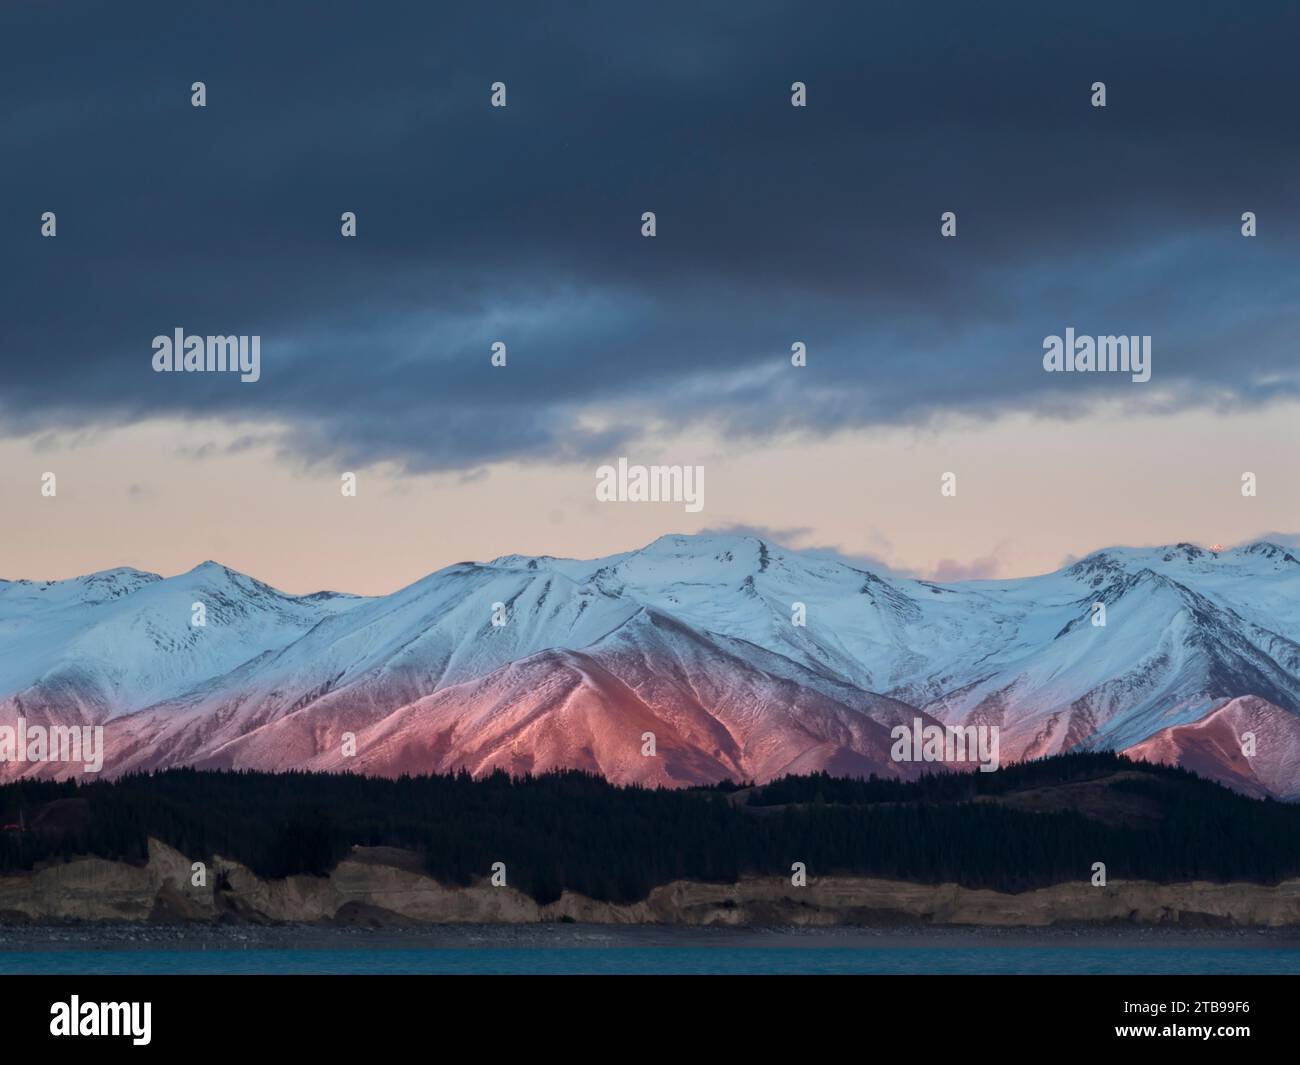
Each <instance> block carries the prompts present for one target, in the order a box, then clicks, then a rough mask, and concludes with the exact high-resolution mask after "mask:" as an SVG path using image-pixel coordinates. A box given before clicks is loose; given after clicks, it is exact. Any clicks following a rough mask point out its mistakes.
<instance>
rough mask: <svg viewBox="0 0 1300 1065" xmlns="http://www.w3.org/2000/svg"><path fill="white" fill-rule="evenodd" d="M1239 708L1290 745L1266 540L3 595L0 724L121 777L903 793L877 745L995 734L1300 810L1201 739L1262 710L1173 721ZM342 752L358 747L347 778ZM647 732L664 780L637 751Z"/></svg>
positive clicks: (695, 541) (137, 578) (751, 546)
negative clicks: (1056, 557) (393, 587)
mask: <svg viewBox="0 0 1300 1065" xmlns="http://www.w3.org/2000/svg"><path fill="white" fill-rule="evenodd" d="M197 606H201V607H202V611H201V613H202V615H203V623H202V624H199V623H196V620H195V616H196V607H197ZM1251 699H1255V700H1262V701H1263V702H1264V703H1266V704H1267V706H1268V707H1269V708H1271V709H1270V710H1269V713H1268V714H1267V715H1264V716H1263V717H1260V718H1259V720H1260V721H1261V722H1262V724H1261V729H1263V730H1264V735H1265V736H1266V743H1275V744H1278V745H1279V746H1280V745H1282V744H1284V743H1286V744H1289V743H1290V742H1291V739H1290V737H1291V724H1292V722H1293V721H1296V722H1300V563H1298V562H1297V561H1296V558H1295V555H1294V554H1293V552H1291V551H1290V550H1289V549H1287V548H1285V547H1283V546H1280V545H1278V544H1276V543H1272V542H1267V541H1261V542H1259V543H1253V544H1248V545H1242V546H1240V547H1235V548H1232V549H1230V550H1222V551H1215V550H1210V549H1208V548H1205V547H1199V546H1197V545H1194V544H1189V543H1180V544H1172V545H1167V546H1161V547H1142V548H1125V547H1114V548H1106V549H1104V550H1101V551H1097V552H1093V553H1092V554H1090V555H1088V556H1086V557H1085V558H1083V559H1080V560H1078V561H1076V562H1074V563H1072V564H1070V565H1068V566H1065V567H1063V568H1062V569H1060V570H1058V571H1056V572H1055V573H1050V574H1044V575H1040V576H1035V577H1029V578H1024V579H1020V580H997V581H967V582H957V583H950V584H943V583H938V582H933V581H919V580H912V579H907V578H903V577H899V576H896V575H894V574H891V573H888V572H877V571H873V570H872V569H870V568H864V567H861V566H857V565H850V564H848V563H846V562H843V561H841V560H839V559H836V558H833V557H828V556H826V555H823V554H814V553H806V552H800V551H796V550H792V549H790V548H786V547H782V546H780V545H779V544H775V543H773V542H771V541H770V540H768V539H766V538H764V537H761V536H753V535H743V534H728V533H705V534H698V535H672V536H663V537H660V538H659V539H657V540H655V541H654V542H652V543H650V544H647V545H646V546H645V547H642V548H640V549H638V550H634V551H628V552H624V553H620V554H615V555H610V556H607V557H605V558H597V559H587V560H581V559H564V558H556V557H552V556H537V557H530V556H525V555H517V554H516V555H504V556H501V557H500V558H497V559H494V560H493V561H491V562H487V563H479V562H461V563H457V564H455V565H451V566H448V567H446V568H444V569H442V570H439V571H437V572H435V573H432V574H430V575H428V576H427V577H424V578H422V579H420V580H418V581H415V582H414V583H412V584H410V585H408V586H407V587H405V588H402V589H399V590H398V591H396V592H393V593H392V594H390V595H386V596H380V597H376V598H369V599H366V598H359V597H354V596H348V595H346V594H342V593H334V592H318V593H314V594H312V595H308V596H292V595H287V594H285V593H283V592H280V591H278V590H277V589H275V588H273V587H271V586H270V585H267V584H264V583H263V582H261V581H259V580H257V579H256V578H254V577H251V576H248V575H246V574H243V573H240V572H238V571H236V570H233V569H230V568H229V567H227V566H223V565H221V564H219V563H217V562H212V561H208V562H204V563H202V564H200V565H198V566H196V567H194V568H193V569H192V570H189V571H188V572H186V573H182V574H179V575H177V576H175V577H170V578H166V579H164V578H160V577H158V576H157V575H155V574H146V573H141V572H140V571H137V570H129V569H124V570H111V571H106V572H105V573H101V574H91V575H89V576H87V577H85V578H78V579H75V580H72V581H61V582H47V583H46V584H44V585H41V584H33V583H31V582H9V583H0V719H4V720H8V718H10V717H12V716H14V715H15V714H16V713H17V712H18V711H19V709H20V708H21V710H22V712H24V713H26V714H28V715H29V716H31V715H42V716H44V717H45V718H47V719H49V720H57V719H61V718H67V719H75V720H95V721H100V720H103V721H107V722H108V724H109V725H110V726H111V728H112V729H113V732H114V735H116V736H117V737H118V743H119V746H118V748H117V749H118V750H119V752H120V755H119V760H118V762H117V763H115V764H116V765H117V767H118V769H119V770H125V769H148V768H152V767H157V766H163V765H179V764H204V765H239V766H248V767H262V768H274V769H282V768H291V767H294V766H315V767H320V768H331V769H334V768H338V769H348V768H353V769H358V770H361V771H367V772H385V773H387V772H419V771H421V770H433V769H438V770H445V769H453V768H457V767H461V766H463V767H467V768H470V769H471V770H472V771H474V772H480V771H487V770H488V769H490V768H491V767H493V766H501V767H506V768H510V769H511V770H512V771H521V772H522V771H526V770H530V769H536V768H539V767H543V766H545V767H558V766H565V765H569V766H581V767H585V768H591V769H593V770H594V771H598V772H603V773H606V774H607V775H612V776H615V777H616V778H617V779H620V780H640V781H643V782H646V783H655V784H660V783H662V784H683V783H705V782H708V781H710V780H715V779H718V778H719V776H730V777H731V778H733V779H744V778H751V777H752V778H760V779H761V778H764V777H766V776H768V775H774V774H779V773H781V772H788V771H797V770H801V769H808V768H828V769H834V770H835V771H841V772H855V773H878V774H882V775H897V774H905V773H907V772H911V771H912V769H909V768H907V767H900V766H899V765H897V764H894V763H893V762H892V761H891V760H890V756H889V744H888V742H887V741H888V733H889V728H890V727H891V725H892V723H898V722H902V723H909V722H911V721H913V720H915V719H916V718H917V717H920V718H921V719H922V720H924V721H926V722H941V723H944V724H957V723H960V724H967V725H989V726H997V727H998V728H999V730H1000V736H1001V741H1000V742H1001V754H1002V757H1003V759H1004V760H1007V761H1010V760H1014V759H1017V758H1026V757H1036V756H1038V755H1042V754H1049V753H1054V752H1057V751H1063V750H1070V749H1079V748H1096V747H1107V748H1114V749H1132V750H1137V749H1138V748H1139V746H1140V745H1142V744H1144V743H1147V741H1151V743H1150V744H1149V745H1148V746H1147V747H1143V748H1141V749H1142V752H1143V756H1151V757H1167V758H1169V759H1171V760H1184V761H1186V762H1187V763H1188V764H1191V762H1192V760H1195V762H1196V764H1197V765H1198V766H1201V767H1202V770H1198V771H1204V772H1206V773H1209V774H1210V775H1215V774H1216V773H1217V774H1219V775H1220V777H1221V778H1222V779H1230V780H1232V781H1234V782H1236V783H1235V784H1234V786H1241V787H1243V789H1245V788H1247V787H1250V788H1256V787H1258V788H1263V789H1264V790H1266V791H1267V792H1268V793H1270V794H1276V795H1288V796H1291V795H1296V796H1300V780H1296V779H1294V778H1295V777H1296V776H1297V775H1300V768H1297V767H1296V764H1295V760H1294V759H1292V758H1291V757H1290V755H1285V756H1283V755H1280V754H1279V753H1278V752H1277V751H1273V752H1268V753H1266V754H1264V755H1261V756H1260V757H1261V758H1266V759H1269V760H1268V761H1267V764H1265V763H1264V762H1261V763H1260V764H1259V765H1258V766H1255V773H1254V775H1253V776H1251V775H1250V774H1247V773H1245V772H1244V771H1243V767H1242V765H1240V764H1238V762H1237V761H1234V760H1233V758H1232V757H1229V755H1230V753H1231V752H1230V751H1228V750H1227V748H1225V747H1224V745H1223V743H1222V742H1221V734H1223V733H1224V730H1225V729H1226V728H1228V725H1225V724H1224V722H1228V723H1229V724H1233V723H1234V722H1236V721H1237V719H1238V718H1241V720H1245V719H1246V718H1245V717H1243V716H1242V715H1244V714H1245V713H1246V710H1245V709H1241V708H1240V707H1244V708H1252V707H1253V709H1252V713H1253V712H1255V711H1257V710H1258V707H1255V706H1254V704H1251V703H1249V702H1244V703H1241V704H1240V707H1239V709H1238V710H1237V711H1233V713H1231V714H1227V713H1224V714H1220V715H1219V716H1218V717H1215V718H1213V719H1209V720H1211V723H1212V724H1213V728H1211V727H1210V726H1209V725H1206V726H1204V727H1202V728H1200V729H1199V731H1198V730H1197V729H1195V728H1193V726H1196V725H1197V723H1198V722H1201V721H1203V720H1207V715H1209V714H1211V713H1212V712H1213V711H1215V710H1216V708H1222V707H1224V706H1225V705H1229V704H1233V703H1234V701H1240V700H1251ZM1278 715H1282V716H1278ZM1252 720H1253V718H1252ZM1265 726H1267V728H1265ZM1233 727H1235V725H1234V726H1233ZM1179 730H1184V731H1179ZM1187 730H1190V731H1187ZM345 732H347V733H350V734H352V735H354V736H356V737H358V738H360V740H361V742H362V743H363V745H366V744H368V745H369V746H368V747H366V749H365V750H364V751H362V752H358V756H357V757H358V759H359V760H358V761H357V762H354V763H350V764H349V763H346V762H344V761H343V760H342V757H343V756H341V755H340V753H339V750H338V743H339V737H340V736H342V735H343V733H345ZM647 732H648V733H653V734H654V736H655V737H656V738H657V740H659V741H662V744H663V750H664V751H665V756H664V761H661V762H655V761H653V759H652V758H650V757H649V756H646V755H643V754H642V753H641V751H640V743H641V737H642V736H643V735H644V734H645V733H647ZM1211 734H1212V735H1213V737H1214V742H1212V743H1207V742H1202V741H1203V738H1204V737H1205V736H1207V735H1211ZM0 772H3V769H2V768H0ZM1247 782H1249V783H1247Z"/></svg>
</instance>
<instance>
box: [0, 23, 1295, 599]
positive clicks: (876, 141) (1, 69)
mask: <svg viewBox="0 0 1300 1065" xmlns="http://www.w3.org/2000/svg"><path fill="white" fill-rule="evenodd" d="M1057 6H1058V5H1043V4H1041V3H1006V4H999V5H996V6H991V5H971V4H966V3H956V2H949V3H938V4H928V5H927V4H918V3H898V4H892V3H874V4H870V5H866V4H862V3H844V4H839V3H816V2H807V0H805V2H799V3H775V2H764V0H759V2H753V3H747V4H745V5H743V6H742V5H736V4H722V3H701V2H698V0H697V2H694V3H690V4H678V3H672V2H669V3H662V2H660V3H655V4H641V3H619V4H586V3H554V4H548V5H537V4H512V3H494V4H492V5H454V6H452V5H443V4H435V3H420V4H413V3H412V4H406V3H394V4H385V5H375V4H361V3H356V4H353V3H337V4H305V3H302V4H300V3H237V2H236V3H230V2H225V3H220V4H216V3H211V4H208V3H200V4H185V5H180V4H175V3H167V4H155V3H149V2H140V3H132V4H130V5H121V4H109V3H103V4H87V3H60V4H57V5H53V4H47V3H34V2H22V0H19V2H14V3H8V4H5V5H4V6H3V7H0V99H2V100H3V101H4V107H3V108H0V158H3V159H4V160H5V164H4V166H3V167H2V168H0V231H2V232H3V233H4V235H5V236H4V239H3V240H0V375H2V376H0V500H3V507H2V509H0V519H2V520H0V577H6V578H17V577H27V578H39V579H53V578H62V577H69V576H73V575H76V574H80V573H86V572H90V571H94V570H99V569H105V568H109V567H113V566H118V565H134V566H138V567H140V568H142V569H148V570H152V571H155V572H161V573H164V574H170V573H176V572H182V571H184V570H187V569H189V568H191V567H192V566H194V565H196V564H197V563H199V562H201V561H203V560H205V559H208V558H215V559H217V560H219V561H221V562H224V563H225V564H227V565H230V566H232V567H234V568H237V569H240V570H243V571H244V572H248V573H252V574H254V575H256V576H258V577H259V578H261V579H263V580H266V581H268V582H270V583H272V584H275V585H277V586H278V587H282V588H285V589H286V590H289V591H294V592H310V591H315V590H317V589H320V588H326V587H328V588H336V589H340V590H348V591H355V592H361V593H380V592H386V591H390V590H392V589H394V588H397V587H400V586H402V585H404V584H406V583H409V582H410V581H412V580H415V579H418V578H419V577H420V576H423V575H424V574H426V573H428V572H431V571H433V570H435V569H438V568H440V567H441V566H444V565H447V564H450V563H453V562H457V561H461V560H465V559H487V558H492V557H495V556H497V555H501V554H506V553H512V552H521V553H536V554H541V553H546V554H555V555H570V556H580V557H591V556H596V555H601V554H607V553H611V552H616V551H623V550H628V549H631V548H635V547H638V546H641V545H643V544H645V543H647V542H649V541H651V540H653V539H654V538H655V537H657V536H659V535H662V534H664V533H669V532H695V531H702V530H747V531H755V532H759V533H761V534H763V535H766V536H770V537H771V538H773V539H775V540H777V541H779V542H781V543H785V544H787V545H789V546H792V547H803V548H816V549H821V550H828V551H835V552H838V553H841V554H843V555H845V556H848V557H852V558H858V559H863V560H867V561H869V562H873V563H875V564H879V565H882V566H886V567H888V568H890V569H892V570H894V571H897V572H903V573H912V574H917V575H923V576H927V577H937V578H940V579H963V578H972V577H988V576H1015V575H1020V574H1028V573H1035V572H1044V571H1047V570H1050V569H1054V568H1056V567H1057V566H1059V565H1060V564H1062V562H1063V561H1065V560H1068V559H1070V558H1073V557H1077V556H1079V555H1082V554H1085V553H1087V552H1089V551H1091V550H1094V549H1097V548H1100V547H1104V546H1107V545H1112V544H1121V543H1122V544H1156V543H1170V542H1178V541H1191V542H1195V543H1202V544H1212V543H1224V544H1231V543H1236V542H1242V541H1246V540H1251V539H1255V538H1258V537H1261V536H1264V535H1269V536H1272V537H1273V538H1275V539H1283V540H1287V542H1294V539H1295V537H1296V534H1297V533H1298V532H1300V470H1298V464H1297V462H1296V457H1297V454H1300V366H1298V364H1297V359H1296V354H1297V353H1296V341H1295V337H1296V336H1297V326H1298V325H1300V240H1298V239H1297V238H1300V112H1297V110H1296V108H1295V107H1294V101H1295V99H1296V97H1297V89H1300V72H1298V71H1297V69H1296V64H1295V61H1294V57H1295V54H1296V49H1297V45H1300V13H1298V12H1297V5H1296V4H1295V3H1286V4H1283V3H1268V2H1261V3H1253V4H1251V5H1250V6H1249V9H1248V10H1245V11H1243V10H1241V9H1240V8H1239V6H1238V5H1234V4H1227V3H1225V4H1189V3H1185V2H1184V3H1177V4H1175V3H1169V4H1163V3H1152V4H1146V5H1141V7H1140V9H1135V8H1134V6H1133V5H1131V4H1104V3H1102V4H1087V5H1082V4H1080V5H1073V6H1074V7H1075V8H1077V10H1075V11H1073V12H1066V11H1054V10H1051V8H1053V7H1057ZM196 81H202V82H203V83H204V85H205V87H206V94H207V100H206V106H205V107H201V108H198V107H193V106H192V104H191V86H192V84H193V83H194V82H196ZM795 81H802V82H804V83H805V84H806V86H807V106H806V107H793V106H791V86H792V83H793V82H795ZM1098 81H1101V82H1104V83H1105V85H1106V96H1107V98H1106V106H1105V107H1094V106H1093V105H1092V98H1093V89H1092V86H1093V84H1094V82H1098ZM494 82H503V83H504V84H505V86H506V101H507V105H506V106H505V107H493V106H492V105H491V92H492V89H491V87H492V85H493V83H494ZM47 211H52V212H54V213H55V215H56V219H57V232H56V235H55V236H54V237H47V236H43V235H42V232H41V230H42V224H41V223H42V219H41V216H42V214H43V213H44V212H47ZM345 211H351V212H355V214H356V218H357V235H356V236H355V237H354V238H349V237H344V236H342V235H341V233H340V216H341V214H342V213H343V212H345ZM646 211H653V212H654V213H655V216H656V234H655V236H654V237H644V236H642V232H641V229H642V214H643V212H646ZM946 211H951V212H955V214H956V217H957V223H956V224H957V233H956V236H954V237H950V238H945V237H943V236H941V234H940V219H941V215H942V214H943V213H944V212H946ZM1246 211H1250V212H1253V213H1254V214H1255V216H1256V219H1257V227H1258V229H1257V235H1256V236H1253V237H1244V236H1243V235H1242V232H1241V227H1242V222H1241V216H1242V214H1243V212H1246ZM1067 327H1069V328H1073V329H1075V330H1076V331H1077V332H1078V333H1079V334H1089V335H1109V334H1123V335H1144V336H1150V337H1151V338H1152V339H1151V350H1152V375H1151V380H1150V381H1149V382H1146V383H1135V382H1133V381H1132V380H1131V379H1130V377H1129V376H1128V375H1124V374H1066V373H1055V374H1049V373H1045V372H1044V370H1043V365H1042V356H1043V342H1044V338H1045V337H1047V336H1050V335H1054V334H1055V335H1063V334H1064V332H1065V330H1066V329H1067ZM177 328H182V329H184V330H185V331H186V332H187V333H192V334H199V335H205V334H222V335H257V336H259V337H260V338H261V377H260V380H258V381H257V382H255V383H244V382H240V381H239V380H238V377H237V376H234V375H229V374H190V373H186V374H168V373H155V372H154V371H153V367H152V357H153V348H152V340H153V338H154V337H155V336H157V335H160V334H162V335H170V334H171V333H172V332H173V331H174V330H175V329H177ZM497 341H500V342H502V343H504V344H506V346H507V350H508V356H507V364H506V365H505V366H504V367H494V366H492V365H491V362H490V355H491V347H492V345H493V343H495V342H497ZM795 342H802V343H803V344H805V345H806V348H807V365H806V366H802V367H794V366H792V365H791V363H790V351H791V345H792V344H793V343H795ZM619 457H627V458H628V460H629V461H630V462H632V463H641V464H656V463H664V464H684V465H702V466H703V467H704V468H705V470H706V478H705V505H704V507H703V509H702V510H701V511H699V512H698V513H692V512H688V511H686V510H685V509H684V507H683V506H682V505H681V504H680V503H678V504H673V503H601V502H597V500H596V497H595V484H596V470H597V468H598V467H599V466H601V465H603V464H608V463H614V462H616V461H617V460H618V458H619ZM50 472H52V473H54V474H56V478H57V494H56V495H55V496H53V497H50V496H46V495H42V492H41V488H42V477H43V475H44V474H45V473H50ZM345 472H351V473H355V474H356V477H357V493H356V495H355V496H354V497H347V496H344V495H342V493H341V491H340V481H341V477H342V474H343V473H345ZM1245 472H1251V473H1254V474H1255V475H1256V480H1257V485H1258V488H1257V494H1256V495H1254V496H1249V497H1248V496H1243V495H1242V492H1241V477H1242V474H1243V473H1245ZM945 473H955V474H956V485H957V490H956V494H955V495H950V496H944V495H941V494H940V485H941V478H942V476H943V475H944V474H945Z"/></svg>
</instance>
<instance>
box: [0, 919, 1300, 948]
mask: <svg viewBox="0 0 1300 1065" xmlns="http://www.w3.org/2000/svg"><path fill="white" fill-rule="evenodd" d="M611 947H615V948H617V947H622V948H628V947H691V948H701V947H717V948H721V949H738V948H750V947H763V948H772V947H797V948H804V949H807V948H818V947H824V948H856V949H865V950H871V949H877V950H883V949H897V948H922V949H924V948H939V949H943V948H947V949H960V948H969V947H988V948H998V947H1045V948H1061V947H1079V948H1088V949H1097V948H1108V947H1109V948H1123V949H1135V948H1155V949H1159V948H1172V949H1177V948H1184V949H1187V948H1197V949H1204V948H1213V947H1222V948H1229V949H1231V948H1235V949H1261V950H1277V949H1291V950H1300V928H1285V929H1280V928H1248V929H1242V928H1238V929H1186V928H1130V927H1100V928H1099V927H1096V926H1079V927H1052V928H966V927H961V928H956V927H950V928H933V927H925V928H920V927H918V928H898V927H891V928H861V927H852V928H846V927H836V928H809V927H785V928H725V927H698V926H677V927H675V926H665V925H612V926H611V925H584V924H531V925H425V926H411V927H404V928H369V927H330V926H322V925H140V924H126V923H123V924H76V923H66V924H49V925H2V924H0V954H3V953H6V952H22V953H27V952H38V951H84V950H90V951H133V950H177V951H188V950H345V949H349V948H353V949H359V950H438V949H452V950H464V949H470V948H483V949H493V948H498V949H500V948H510V949H518V948H538V949H547V948H552V949H553V948H568V949H572V948H590V949H597V950H598V949H602V948H611Z"/></svg>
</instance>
